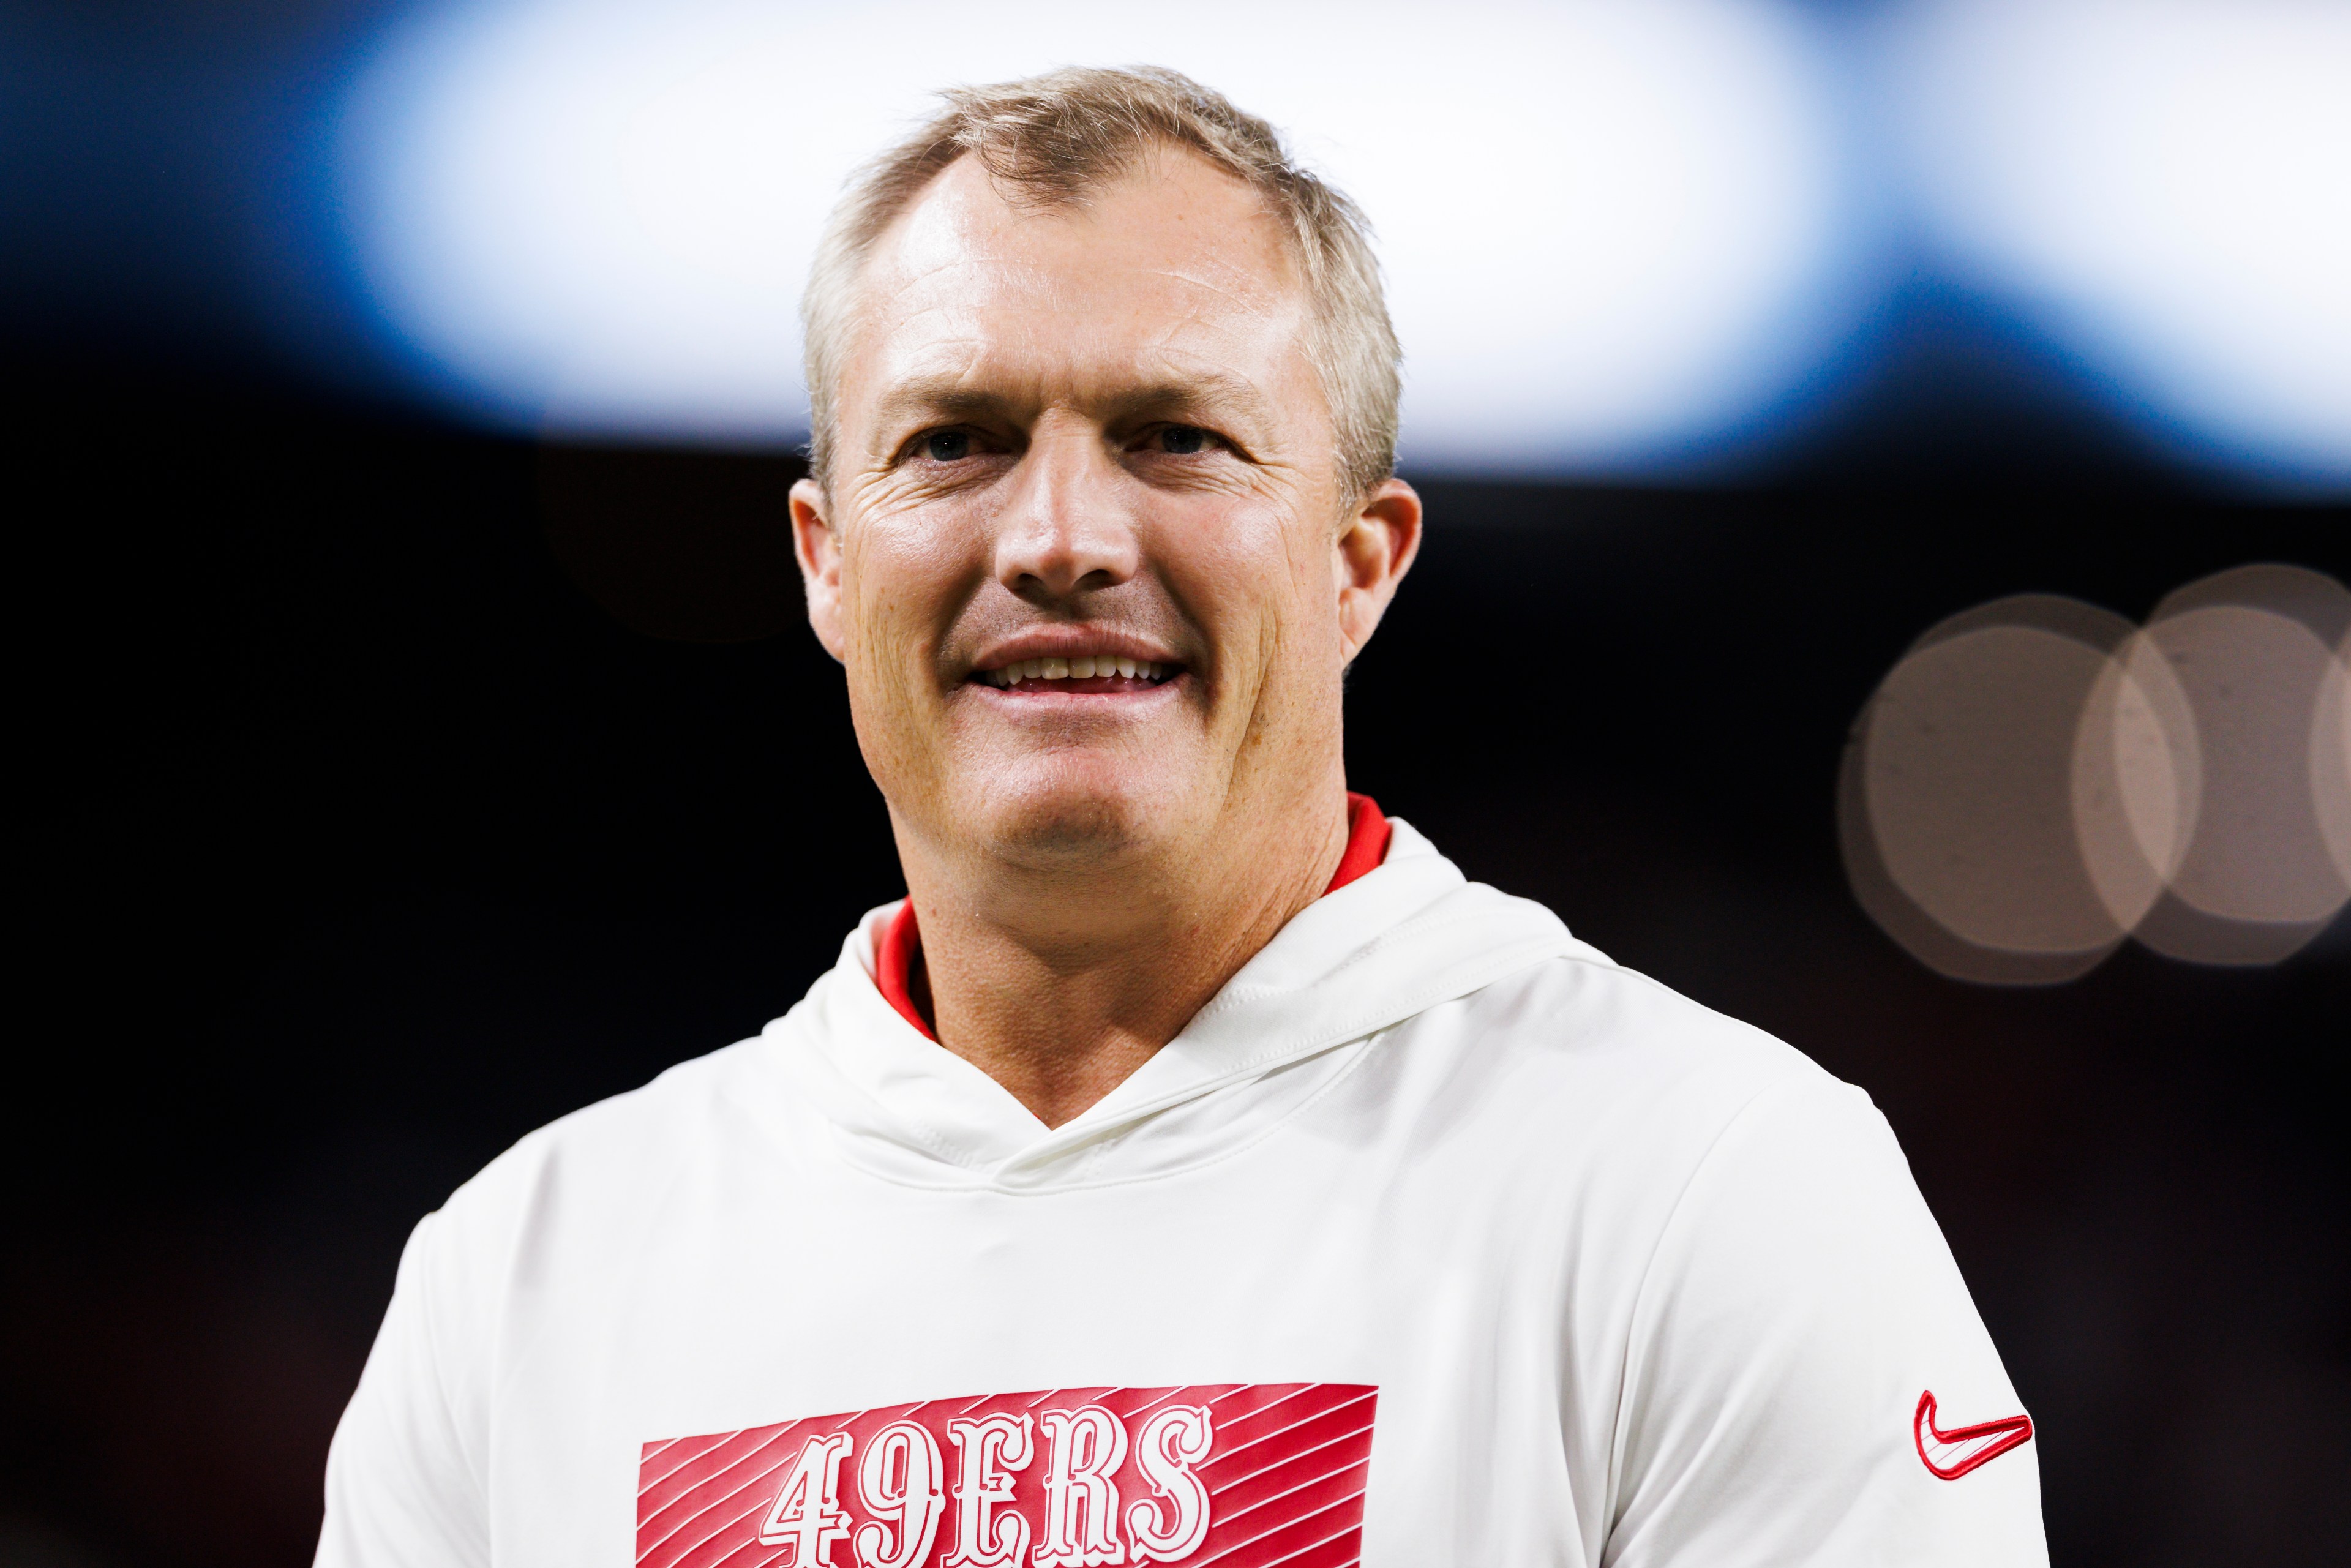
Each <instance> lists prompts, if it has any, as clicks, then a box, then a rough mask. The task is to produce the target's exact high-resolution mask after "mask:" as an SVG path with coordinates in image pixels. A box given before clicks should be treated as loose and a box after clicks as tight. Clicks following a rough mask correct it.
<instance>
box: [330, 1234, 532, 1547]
mask: <svg viewBox="0 0 2351 1568" xmlns="http://www.w3.org/2000/svg"><path fill="white" fill-rule="evenodd" d="M448 1229H449V1218H448V1216H447V1214H446V1211H444V1213H442V1214H435V1215H430V1216H427V1217H426V1218H425V1219H424V1220H423V1223H421V1224H419V1225H418V1226H417V1228H416V1230H415V1232H414V1234H413V1235H412V1236H411V1237H410V1238H409V1240H408V1246H407V1249H405V1250H404V1251H403V1252H402V1254H401V1260H400V1275H399V1279H398V1281H397V1283H395V1284H394V1285H393V1287H392V1305H391V1307H390V1308H389V1309H387V1310H386V1312H385V1313H384V1319H383V1326H382V1327H381V1329H379V1330H378V1331H377V1332H376V1338H375V1347H374V1349H372V1350H371V1351H370V1352H369V1353H368V1359H367V1367H366V1370H364V1371H363V1372H361V1373H360V1385H359V1389H358V1391H357V1392H356V1393H354V1394H353V1395H352V1396H351V1402H350V1406H348V1407H347V1408H346V1409H345V1410H344V1411H343V1418H342V1421H341V1423H340V1425H338V1426H337V1427H336V1428H335V1440H334V1445H333V1447H332V1448H330V1449H329V1453H328V1456H327V1518H326V1524H325V1528H324V1529H323V1531H321V1532H320V1535H319V1555H318V1564H319V1568H471V1565H474V1564H482V1565H486V1564H487V1563H489V1561H490V1544H489V1530H488V1524H487V1517H486V1507H485V1498H486V1489H485V1487H484V1484H483V1474H482V1467H481V1448H480V1445H479V1443H478V1442H469V1441H468V1440H467V1434H466V1431H465V1417H464V1414H463V1413H464V1412H465V1410H467V1409H468V1408H469V1407H471V1406H473V1405H474V1404H475V1401H473V1400H471V1399H469V1398H467V1397H466V1396H465V1379H464V1377H463V1375H462V1373H463V1369H462V1368H460V1367H456V1366H453V1365H451V1364H450V1363H449V1359H448V1356H447V1354H446V1353H447V1351H448V1349H449V1347H450V1346H452V1345H453V1344H462V1343H473V1341H474V1340H475V1336H474V1335H471V1334H467V1333H453V1332H452V1331H453V1329H455V1328H456V1327H457V1326H458V1325H456V1324H453V1323H452V1322H450V1321H449V1318H450V1315H451V1313H452V1312H453V1310H455V1309H456V1308H457V1307H458V1306H459V1304H460V1301H461V1300H462V1297H461V1295H460V1293H459V1292H458V1291H455V1289H454V1288H453V1287H454V1286H455V1284H456V1283H457V1282H458V1281H456V1279H455V1275H456V1274H457V1273H459V1272H461V1271H462V1270H460V1269H459V1266H458V1260H456V1259H455V1258H453V1257H452V1256H450V1249H451V1247H452V1245H453V1238H452V1237H450V1236H449V1235H447V1234H445V1232H447V1230H448Z"/></svg>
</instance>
